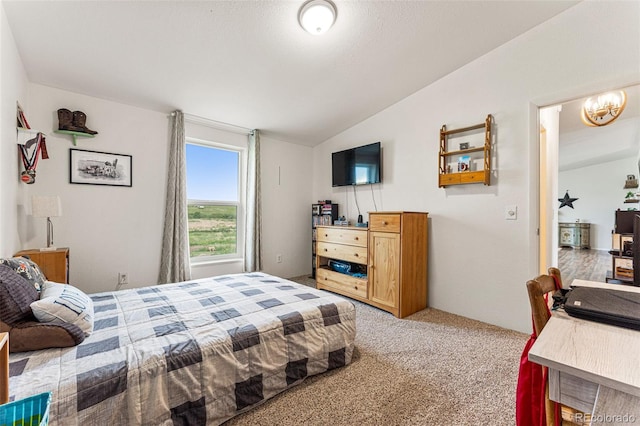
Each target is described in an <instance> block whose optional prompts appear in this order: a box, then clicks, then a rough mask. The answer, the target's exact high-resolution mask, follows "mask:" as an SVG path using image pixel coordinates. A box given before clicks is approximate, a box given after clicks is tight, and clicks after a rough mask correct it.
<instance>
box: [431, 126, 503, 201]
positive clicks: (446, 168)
mask: <svg viewBox="0 0 640 426" xmlns="http://www.w3.org/2000/svg"><path fill="white" fill-rule="evenodd" d="M492 122H493V116H492V115H491V114H489V115H487V118H486V119H485V122H484V123H480V124H475V125H473V126H468V127H462V128H459V129H452V130H447V126H446V125H443V126H442V128H441V129H440V152H439V154H438V164H439V175H438V187H440V188H444V187H445V186H450V185H462V184H467V183H483V184H485V185H487V186H489V185H491V126H492ZM482 129H484V144H483V145H482V146H479V147H472V148H467V149H459V150H454V151H450V150H448V144H449V142H450V141H449V139H450V138H451V137H452V136H454V135H459V134H462V133H466V132H473V131H477V130H482ZM480 152H481V153H482V168H481V169H479V170H474V171H470V170H466V171H457V172H452V171H451V170H450V168H451V165H450V164H447V163H449V162H450V161H451V160H450V157H452V156H455V155H465V154H472V153H480ZM477 156H478V155H477V154H476V157H477ZM478 160H480V159H479V158H478Z"/></svg>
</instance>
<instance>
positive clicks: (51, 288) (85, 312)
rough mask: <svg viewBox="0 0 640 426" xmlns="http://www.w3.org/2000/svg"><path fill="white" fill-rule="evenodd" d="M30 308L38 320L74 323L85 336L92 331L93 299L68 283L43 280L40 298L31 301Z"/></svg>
mask: <svg viewBox="0 0 640 426" xmlns="http://www.w3.org/2000/svg"><path fill="white" fill-rule="evenodd" d="M31 310H32V311H33V315H35V317H36V318H37V319H38V321H40V322H53V323H62V322H66V323H71V324H75V325H77V326H78V327H80V329H81V330H82V331H84V335H85V337H86V336H89V335H90V334H91V332H92V331H93V301H92V300H91V299H90V298H89V296H87V295H86V294H85V293H83V292H82V290H80V289H77V288H75V287H73V286H71V285H69V284H59V283H54V282H53V281H45V283H44V285H43V286H42V290H41V292H40V300H36V301H35V302H33V303H31Z"/></svg>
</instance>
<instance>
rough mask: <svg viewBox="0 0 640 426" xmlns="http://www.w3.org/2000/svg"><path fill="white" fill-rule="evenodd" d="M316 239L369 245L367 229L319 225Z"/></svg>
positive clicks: (353, 244) (362, 245)
mask: <svg viewBox="0 0 640 426" xmlns="http://www.w3.org/2000/svg"><path fill="white" fill-rule="evenodd" d="M316 239H317V241H323V242H330V243H339V244H349V245H352V246H360V247H367V230H366V229H362V230H361V229H341V228H338V227H332V228H329V227H318V229H317V233H316Z"/></svg>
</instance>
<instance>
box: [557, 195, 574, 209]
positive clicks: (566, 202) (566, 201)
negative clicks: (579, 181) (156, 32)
mask: <svg viewBox="0 0 640 426" xmlns="http://www.w3.org/2000/svg"><path fill="white" fill-rule="evenodd" d="M576 200H578V199H577V198H571V197H570V196H569V191H567V192H566V193H565V194H564V197H563V198H558V201H560V207H558V208H559V209H561V208H563V207H564V206H569V207H571V208H573V202H574V201H576Z"/></svg>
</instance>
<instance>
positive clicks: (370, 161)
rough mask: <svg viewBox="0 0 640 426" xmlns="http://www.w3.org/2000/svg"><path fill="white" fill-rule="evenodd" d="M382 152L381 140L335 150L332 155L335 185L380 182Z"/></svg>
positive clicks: (333, 181) (333, 182)
mask: <svg viewBox="0 0 640 426" xmlns="http://www.w3.org/2000/svg"><path fill="white" fill-rule="evenodd" d="M380 152H381V151H380V142H375V143H372V144H369V145H364V146H359V147H357V148H351V149H345V150H344V151H339V152H334V153H333V154H332V155H331V157H332V158H331V166H332V177H333V179H332V184H333V186H348V185H369V184H372V183H380V182H381V180H382V170H381V169H382V167H381V164H382V162H381V155H380Z"/></svg>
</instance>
